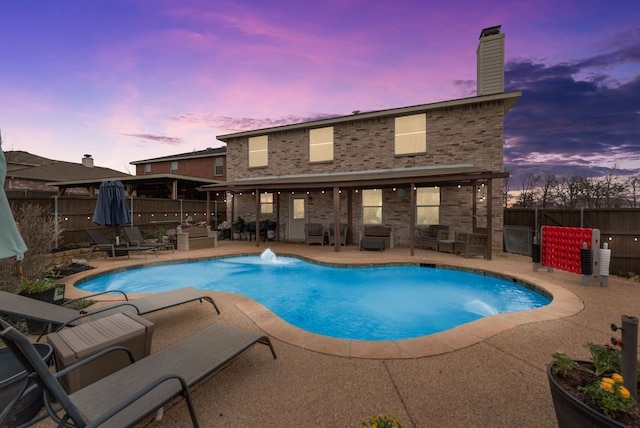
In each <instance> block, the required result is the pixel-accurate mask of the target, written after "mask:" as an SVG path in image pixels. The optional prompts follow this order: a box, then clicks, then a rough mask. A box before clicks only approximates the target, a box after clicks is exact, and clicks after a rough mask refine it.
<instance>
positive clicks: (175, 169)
mask: <svg viewBox="0 0 640 428" xmlns="http://www.w3.org/2000/svg"><path fill="white" fill-rule="evenodd" d="M169 172H170V173H171V174H177V173H178V161H173V162H171V169H170V170H169Z"/></svg>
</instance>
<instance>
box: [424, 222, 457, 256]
mask: <svg viewBox="0 0 640 428" xmlns="http://www.w3.org/2000/svg"><path fill="white" fill-rule="evenodd" d="M418 231H419V232H420V234H419V236H418V241H419V244H420V248H421V249H427V250H436V251H438V240H439V237H438V233H439V232H440V231H445V232H447V233H448V232H449V226H448V225H445V224H432V225H429V227H428V228H427V229H418Z"/></svg>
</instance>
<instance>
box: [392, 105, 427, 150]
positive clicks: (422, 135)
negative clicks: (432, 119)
mask: <svg viewBox="0 0 640 428" xmlns="http://www.w3.org/2000/svg"><path fill="white" fill-rule="evenodd" d="M395 128H396V138H395V154H396V155H408V154H413V153H425V152H426V151H427V115H426V113H422V114H414V115H411V116H400V117H396V120H395Z"/></svg>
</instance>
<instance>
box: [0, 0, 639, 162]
mask: <svg viewBox="0 0 640 428" xmlns="http://www.w3.org/2000/svg"><path fill="white" fill-rule="evenodd" d="M445 3H446V4H445ZM0 16H2V17H3V19H2V25H1V26H0V52H1V53H2V57H1V60H0V70H1V74H0V76H1V77H0V94H2V97H1V98H2V103H0V130H1V132H2V140H3V149H4V150H25V151H29V152H31V153H34V154H37V155H40V156H45V157H48V158H52V159H60V160H66V161H72V162H80V161H81V159H82V157H83V155H84V154H85V153H88V154H92V155H93V157H94V159H95V163H96V165H98V166H104V167H109V168H113V169H116V170H120V171H128V172H134V171H135V168H134V167H133V166H132V165H129V162H131V161H136V160H142V159H148V158H154V157H159V156H165V155H170V154H176V153H184V152H189V151H192V150H201V149H204V148H206V147H218V146H220V145H222V143H221V142H219V141H217V140H216V138H215V136H216V135H221V134H226V133H230V132H236V131H240V130H248V129H257V128H263V127H268V126H275V125H279V124H283V123H291V122H300V121H306V120H311V119H316V118H318V117H322V116H335V115H346V114H350V113H351V112H352V111H353V110H361V111H370V110H380V109H387V108H394V107H404V106H410V105H415V104H423V103H431V102H437V101H445V100H449V99H456V98H464V97H468V96H474V95H475V93H476V84H475V79H476V48H477V44H478V37H479V35H480V31H481V30H482V28H484V27H490V26H494V25H502V32H503V33H504V34H506V84H507V88H506V89H507V90H518V89H522V90H523V91H524V95H523V97H522V99H521V100H520V101H518V103H517V104H516V105H515V106H514V108H513V109H512V110H511V111H510V112H509V114H508V115H507V117H506V120H505V140H506V142H505V148H506V151H505V162H506V167H507V168H508V169H511V170H513V169H514V166H513V165H517V167H518V171H525V170H532V171H534V172H542V171H546V170H549V169H551V170H553V169H554V168H557V170H556V172H566V171H567V168H566V166H567V165H574V168H575V169H576V170H577V171H580V172H582V173H584V174H590V173H593V174H597V173H598V172H601V171H602V169H603V168H604V169H606V168H611V167H612V166H613V165H614V164H616V165H617V167H618V168H619V169H620V170H621V171H626V170H633V172H639V171H640V2H638V1H637V0H620V1H615V2H606V1H593V0H562V1H557V0H556V1H550V0H545V1H535V0H528V1H509V2H486V1H449V2H434V1H425V0H417V1H403V0H399V1H398V0H396V1H376V0H374V1H371V0H369V1H364V0H328V1H317V0H310V1H299V0H295V1H293V0H286V1H278V0H273V1H266V0H251V1H248V0H247V1H226V0H217V1H215V2H212V1H210V0H166V1H165V0H136V1H131V0H126V1H125V0H95V1H86V0H58V1H49V2H43V1H40V0H20V1H4V2H1V3H0ZM587 168H588V170H587Z"/></svg>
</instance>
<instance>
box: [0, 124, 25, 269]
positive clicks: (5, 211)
mask: <svg viewBox="0 0 640 428" xmlns="http://www.w3.org/2000/svg"><path fill="white" fill-rule="evenodd" d="M6 176H7V160H6V158H5V157H4V152H3V151H2V137H1V136H0V260H2V259H6V258H8V257H13V256H18V275H19V276H21V272H22V270H21V265H20V260H22V255H23V254H24V252H25V251H27V245H26V244H25V243H24V240H23V239H22V236H21V235H20V232H18V228H17V227H16V222H15V220H14V219H13V214H12V213H11V208H10V207H9V200H8V199H7V194H6V193H5V192H4V180H5V178H6Z"/></svg>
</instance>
